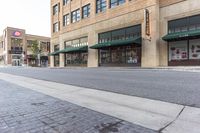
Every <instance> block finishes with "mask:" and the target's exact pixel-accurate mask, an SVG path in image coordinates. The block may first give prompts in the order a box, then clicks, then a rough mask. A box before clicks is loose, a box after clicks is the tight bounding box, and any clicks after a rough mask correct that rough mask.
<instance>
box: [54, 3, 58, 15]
mask: <svg viewBox="0 0 200 133" xmlns="http://www.w3.org/2000/svg"><path fill="white" fill-rule="evenodd" d="M58 11H59V4H56V5H54V6H53V15H55V14H58Z"/></svg>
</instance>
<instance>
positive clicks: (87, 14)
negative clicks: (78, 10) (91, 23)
mask: <svg viewBox="0 0 200 133" xmlns="http://www.w3.org/2000/svg"><path fill="white" fill-rule="evenodd" d="M84 8H86V10H85V9H84ZM85 11H86V16H85ZM90 13H91V4H90V3H89V4H87V5H85V6H83V7H82V19H85V18H88V17H89V16H90Z"/></svg>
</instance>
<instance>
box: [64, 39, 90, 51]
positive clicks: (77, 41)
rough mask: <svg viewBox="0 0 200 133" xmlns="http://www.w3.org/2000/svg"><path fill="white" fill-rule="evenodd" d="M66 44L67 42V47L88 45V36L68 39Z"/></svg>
mask: <svg viewBox="0 0 200 133" xmlns="http://www.w3.org/2000/svg"><path fill="white" fill-rule="evenodd" d="M64 44H65V48H67V47H81V46H87V45H88V37H82V38H78V39H74V40H70V41H66V42H64Z"/></svg>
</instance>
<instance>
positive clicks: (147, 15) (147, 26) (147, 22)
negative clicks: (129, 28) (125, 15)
mask: <svg viewBox="0 0 200 133" xmlns="http://www.w3.org/2000/svg"><path fill="white" fill-rule="evenodd" d="M145 33H146V35H147V36H150V13H149V10H148V9H145Z"/></svg>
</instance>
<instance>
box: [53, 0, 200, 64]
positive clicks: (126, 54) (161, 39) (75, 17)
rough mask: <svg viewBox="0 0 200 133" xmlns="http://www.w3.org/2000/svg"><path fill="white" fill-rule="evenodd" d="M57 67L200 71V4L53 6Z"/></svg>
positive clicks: (178, 0)
mask: <svg viewBox="0 0 200 133" xmlns="http://www.w3.org/2000/svg"><path fill="white" fill-rule="evenodd" d="M51 23H52V24H51V25H52V28H51V29H52V31H51V32H52V38H51V67H54V66H56V67H67V66H87V67H98V66H141V67H157V66H180V65H184V66H185V65H191V66H194V65H200V3H199V1H198V0H51Z"/></svg>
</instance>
